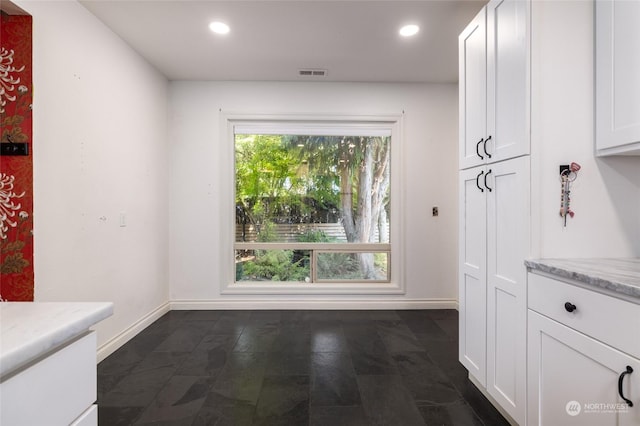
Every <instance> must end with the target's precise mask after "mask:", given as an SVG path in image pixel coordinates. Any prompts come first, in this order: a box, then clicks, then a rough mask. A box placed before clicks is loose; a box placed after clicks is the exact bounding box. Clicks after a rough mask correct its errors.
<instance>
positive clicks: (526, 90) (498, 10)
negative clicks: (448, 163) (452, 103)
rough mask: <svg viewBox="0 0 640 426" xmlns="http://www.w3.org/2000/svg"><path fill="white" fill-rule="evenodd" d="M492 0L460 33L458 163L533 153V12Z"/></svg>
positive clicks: (523, 4)
mask: <svg viewBox="0 0 640 426" xmlns="http://www.w3.org/2000/svg"><path fill="white" fill-rule="evenodd" d="M529 9H530V3H529V2H528V1H524V0H492V1H490V2H489V3H488V4H487V6H486V7H485V8H483V9H482V10H481V11H480V13H479V14H478V15H477V16H476V17H475V18H474V19H473V21H472V22H471V23H470V24H469V25H468V26H467V27H466V28H465V30H464V31H463V32H462V33H461V34H460V37H459V39H458V40H459V41H458V48H459V50H458V52H459V67H460V75H459V93H460V101H459V102H460V104H459V108H460V124H459V133H460V136H459V141H460V148H459V157H460V158H459V166H460V168H461V169H466V168H469V167H474V166H478V165H481V164H487V163H494V162H498V161H502V160H505V159H509V158H514V157H518V156H521V155H526V154H529V134H530V129H529V126H530V124H529V123H530V121H529V115H530V114H529V109H530V102H529V99H530V84H529V80H530V73H529V57H530V55H529V50H530V49H529V43H530V41H529V39H530V37H529V26H530V25H529V21H530V18H529V15H530V12H529Z"/></svg>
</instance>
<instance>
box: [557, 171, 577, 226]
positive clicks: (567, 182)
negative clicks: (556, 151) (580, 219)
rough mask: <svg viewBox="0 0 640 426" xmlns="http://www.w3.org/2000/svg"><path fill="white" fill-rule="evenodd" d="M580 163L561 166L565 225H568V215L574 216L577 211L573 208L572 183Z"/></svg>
mask: <svg viewBox="0 0 640 426" xmlns="http://www.w3.org/2000/svg"><path fill="white" fill-rule="evenodd" d="M578 170H580V164H578V163H571V164H570V165H568V166H566V165H563V166H560V217H562V219H563V226H564V227H566V226H567V216H569V217H573V216H574V215H575V213H574V212H573V210H571V205H570V204H571V184H572V183H573V181H575V180H576V178H577V177H578Z"/></svg>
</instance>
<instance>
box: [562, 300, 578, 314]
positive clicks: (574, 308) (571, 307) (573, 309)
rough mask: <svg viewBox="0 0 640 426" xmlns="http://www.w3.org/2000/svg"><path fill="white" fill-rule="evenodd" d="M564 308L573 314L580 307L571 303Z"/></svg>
mask: <svg viewBox="0 0 640 426" xmlns="http://www.w3.org/2000/svg"><path fill="white" fill-rule="evenodd" d="M564 308H565V309H566V310H567V312H573V311H575V310H576V309H578V307H577V306H576V305H574V304H573V303H571V302H567V303H565V304H564Z"/></svg>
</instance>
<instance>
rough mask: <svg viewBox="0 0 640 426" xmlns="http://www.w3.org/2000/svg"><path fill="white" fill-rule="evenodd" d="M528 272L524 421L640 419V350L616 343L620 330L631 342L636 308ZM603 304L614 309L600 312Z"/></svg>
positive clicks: (599, 425) (639, 321) (592, 424)
mask: <svg viewBox="0 0 640 426" xmlns="http://www.w3.org/2000/svg"><path fill="white" fill-rule="evenodd" d="M529 278H530V279H529V310H528V361H527V363H528V406H527V407H528V408H527V413H528V414H527V424H528V425H544V426H556V425H563V426H572V425H576V426H609V425H610V426H614V425H615V426H626V425H636V426H637V425H640V359H639V355H640V354H638V353H629V352H624V351H622V350H620V348H619V347H615V346H613V345H614V344H615V345H617V342H618V338H617V337H616V336H618V335H621V334H623V333H624V334H625V335H626V341H630V342H631V343H632V344H635V343H636V342H637V341H638V340H639V339H640V335H639V334H637V331H638V330H637V329H638V327H639V326H640V307H638V305H635V304H633V303H631V302H627V301H624V300H620V299H616V298H614V297H611V296H608V295H604V294H599V293H595V292H593V291H589V290H586V289H583V288H580V287H577V286H574V285H571V284H568V283H565V282H562V281H558V280H554V279H551V278H548V277H541V276H538V275H535V274H531V273H530V274H529ZM598 300H599V301H600V303H598ZM565 304H567V305H566V307H565ZM604 307H607V308H612V307H613V308H615V307H617V308H618V309H617V310H614V311H610V309H606V310H607V312H611V315H609V316H604V315H603V311H604V309H602V308H604ZM633 308H635V309H633ZM541 312H542V313H541ZM543 313H544V314H546V315H543ZM547 315H549V316H547ZM592 318H593V319H594V320H595V319H596V318H598V319H599V321H597V322H596V321H593V322H592V321H591V319H592ZM569 325H571V326H569ZM606 329H609V330H610V333H609V334H610V335H611V336H612V339H611V341H607V337H606V333H605V332H604V330H606ZM621 332H622V333H621ZM594 334H595V335H598V337H599V339H596V338H594V336H593V335H594ZM619 341H620V343H621V344H624V345H626V346H627V347H626V348H625V349H629V348H630V349H632V350H633V348H632V347H630V346H629V345H627V344H625V341H624V340H619ZM634 341H636V342H634ZM625 399H626V400H625ZM627 400H628V401H629V402H631V403H632V405H630V404H629V403H628V401H627Z"/></svg>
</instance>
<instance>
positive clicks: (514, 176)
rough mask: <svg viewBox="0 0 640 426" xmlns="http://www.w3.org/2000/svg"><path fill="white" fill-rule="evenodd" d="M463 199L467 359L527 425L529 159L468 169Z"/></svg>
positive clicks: (463, 358) (462, 350) (463, 356)
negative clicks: (525, 264) (526, 261)
mask: <svg viewBox="0 0 640 426" xmlns="http://www.w3.org/2000/svg"><path fill="white" fill-rule="evenodd" d="M459 197H460V199H459V206H460V218H459V224H460V232H459V238H460V241H459V261H460V271H459V301H460V303H459V306H460V308H459V312H460V315H459V319H460V344H459V359H460V362H461V363H462V364H463V365H464V366H465V367H466V368H467V369H468V370H469V374H470V375H471V376H472V377H473V378H474V379H475V381H476V382H477V383H478V384H480V385H481V386H482V387H484V388H485V389H486V391H487V393H488V394H489V395H490V396H491V397H492V398H493V399H494V400H495V401H496V402H497V403H498V404H499V405H500V406H501V407H502V408H503V409H504V411H506V412H507V413H508V414H509V415H510V416H511V417H512V418H513V419H514V420H516V421H518V422H519V423H520V422H522V423H523V421H524V418H525V403H526V395H525V393H526V367H525V366H526V311H527V307H526V268H525V267H524V259H525V258H526V257H527V255H528V250H529V157H528V156H525V157H519V158H515V159H511V160H507V161H502V162H499V163H494V164H490V165H486V166H480V167H475V168H472V169H467V170H462V171H461V172H460V190H459Z"/></svg>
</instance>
